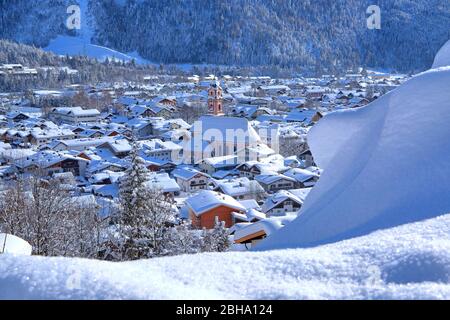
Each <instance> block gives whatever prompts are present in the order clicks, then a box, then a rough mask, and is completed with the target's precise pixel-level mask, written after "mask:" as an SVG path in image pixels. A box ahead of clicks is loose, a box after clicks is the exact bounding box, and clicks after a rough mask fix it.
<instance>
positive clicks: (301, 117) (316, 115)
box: [286, 109, 323, 125]
mask: <svg viewBox="0 0 450 320" xmlns="http://www.w3.org/2000/svg"><path fill="white" fill-rule="evenodd" d="M322 118H323V115H322V113H321V112H319V111H316V110H309V109H301V110H293V111H291V112H289V113H288V115H287V117H286V122H302V123H304V124H306V125H311V124H314V123H317V122H318V121H319V120H320V119H322Z"/></svg>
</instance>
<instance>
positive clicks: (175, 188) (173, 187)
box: [147, 172, 181, 192]
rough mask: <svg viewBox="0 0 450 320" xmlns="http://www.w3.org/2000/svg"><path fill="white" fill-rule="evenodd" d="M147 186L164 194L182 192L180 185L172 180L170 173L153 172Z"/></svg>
mask: <svg viewBox="0 0 450 320" xmlns="http://www.w3.org/2000/svg"><path fill="white" fill-rule="evenodd" d="M147 185H148V186H149V187H150V188H152V189H158V190H161V191H162V192H179V191H180V190H181V188H180V186H179V185H178V183H177V182H176V181H175V180H174V179H172V178H171V177H170V176H169V174H168V173H165V172H164V173H156V172H152V173H151V174H150V175H149V181H148V182H147Z"/></svg>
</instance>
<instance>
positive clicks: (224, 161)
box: [199, 156, 237, 175]
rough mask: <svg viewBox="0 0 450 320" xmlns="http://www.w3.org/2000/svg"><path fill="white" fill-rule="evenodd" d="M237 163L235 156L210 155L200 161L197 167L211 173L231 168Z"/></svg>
mask: <svg viewBox="0 0 450 320" xmlns="http://www.w3.org/2000/svg"><path fill="white" fill-rule="evenodd" d="M236 165H237V156H225V157H212V158H206V159H203V160H202V161H200V163H199V168H200V169H201V170H202V171H203V172H205V173H207V174H209V175H211V174H214V173H215V172H218V171H223V170H226V171H227V170H233V169H234V168H236Z"/></svg>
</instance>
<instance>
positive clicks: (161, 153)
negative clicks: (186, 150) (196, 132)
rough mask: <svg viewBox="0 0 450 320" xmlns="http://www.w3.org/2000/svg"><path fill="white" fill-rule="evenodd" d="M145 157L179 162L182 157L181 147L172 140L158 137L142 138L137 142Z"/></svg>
mask: <svg viewBox="0 0 450 320" xmlns="http://www.w3.org/2000/svg"><path fill="white" fill-rule="evenodd" d="M138 144H139V146H140V148H141V150H142V152H143V153H144V154H145V158H147V157H148V158H151V159H152V160H155V159H157V160H160V161H167V162H173V163H175V164H179V163H181V161H182V158H183V148H182V147H181V146H180V145H178V144H176V143H174V142H172V141H162V140H160V139H152V140H143V141H139V142H138Z"/></svg>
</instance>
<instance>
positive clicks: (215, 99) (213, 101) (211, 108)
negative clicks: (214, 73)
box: [208, 80, 224, 116]
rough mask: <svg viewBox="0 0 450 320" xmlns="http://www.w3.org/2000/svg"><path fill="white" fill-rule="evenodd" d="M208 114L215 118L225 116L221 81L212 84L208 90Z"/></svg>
mask: <svg viewBox="0 0 450 320" xmlns="http://www.w3.org/2000/svg"><path fill="white" fill-rule="evenodd" d="M208 112H209V114H211V115H214V116H223V115H224V113H223V90H222V87H221V86H220V83H219V81H217V80H216V81H213V82H211V86H210V87H209V90H208Z"/></svg>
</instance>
